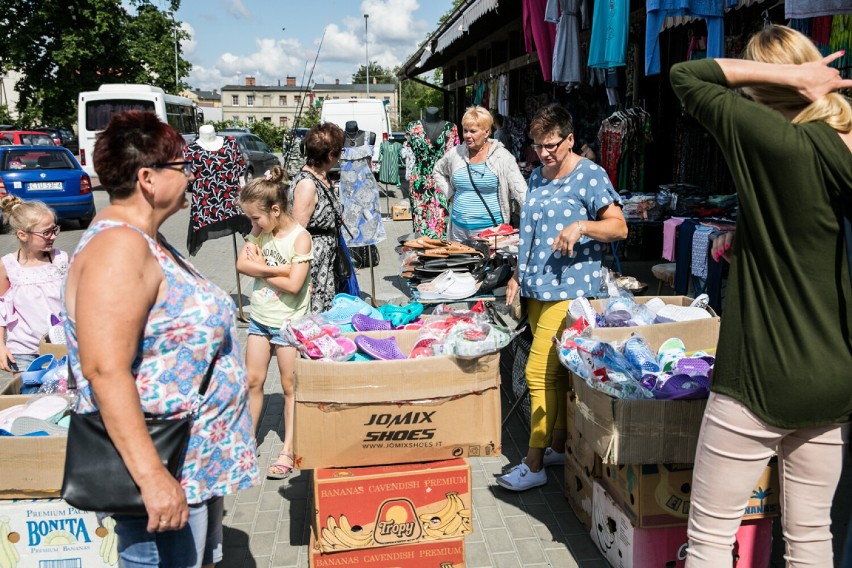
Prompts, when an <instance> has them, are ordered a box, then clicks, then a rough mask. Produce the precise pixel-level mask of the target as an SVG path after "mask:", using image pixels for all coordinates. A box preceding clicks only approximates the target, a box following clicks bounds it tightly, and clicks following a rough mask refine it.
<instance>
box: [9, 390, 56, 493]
mask: <svg viewBox="0 0 852 568" xmlns="http://www.w3.org/2000/svg"><path fill="white" fill-rule="evenodd" d="M28 400H30V397H29V396H26V395H9V396H0V410H3V409H5V408H9V407H10V406H15V405H17V404H24V403H26V402H27V401H28ZM67 441H68V438H66V437H64V436H36V437H11V436H2V437H0V463H2V464H3V465H2V467H0V499H33V498H49V497H59V490H60V489H61V488H62V478H63V476H64V472H65V446H66V443H67Z"/></svg>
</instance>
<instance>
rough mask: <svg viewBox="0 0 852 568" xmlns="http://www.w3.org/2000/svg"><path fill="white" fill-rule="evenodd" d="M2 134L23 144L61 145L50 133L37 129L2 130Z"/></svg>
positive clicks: (13, 142) (0, 132)
mask: <svg viewBox="0 0 852 568" xmlns="http://www.w3.org/2000/svg"><path fill="white" fill-rule="evenodd" d="M0 136H3V137H4V138H8V139H9V140H11V141H12V144H19V145H22V146H60V144H57V143H56V142H54V141H53V138H51V137H50V135H49V134H45V133H44V132H37V131H35V130H0Z"/></svg>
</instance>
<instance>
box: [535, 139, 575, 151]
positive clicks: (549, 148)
mask: <svg viewBox="0 0 852 568" xmlns="http://www.w3.org/2000/svg"><path fill="white" fill-rule="evenodd" d="M566 140H568V137H567V136H566V137H565V138H563V139H562V140H560V141H559V142H554V143H553V144H530V148H532V149H533V150H534V151H536V152H541V151H542V150H547V151H548V152H550V153H551V154H552V153H553V152H555V151H556V149H557V148H559V147H560V146H561V145H562V143H563V142H565V141H566Z"/></svg>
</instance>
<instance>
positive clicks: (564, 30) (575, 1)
mask: <svg viewBox="0 0 852 568" xmlns="http://www.w3.org/2000/svg"><path fill="white" fill-rule="evenodd" d="M581 10H583V12H585V5H582V6H581V0H548V1H547V9H546V11H545V13H544V19H545V21H546V22H551V23H554V24H556V47H554V48H553V82H554V83H559V84H564V85H574V84H579V83H580V82H582V80H583V71H582V68H581V64H580V20H579V18H580V15H581Z"/></svg>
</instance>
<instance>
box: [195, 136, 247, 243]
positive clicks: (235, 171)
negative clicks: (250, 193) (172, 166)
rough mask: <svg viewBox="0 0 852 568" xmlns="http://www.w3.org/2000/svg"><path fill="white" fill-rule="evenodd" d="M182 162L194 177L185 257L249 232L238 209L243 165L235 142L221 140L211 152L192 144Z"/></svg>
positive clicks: (229, 137)
mask: <svg viewBox="0 0 852 568" xmlns="http://www.w3.org/2000/svg"><path fill="white" fill-rule="evenodd" d="M183 159H184V160H186V161H188V162H190V164H191V166H190V167H191V168H192V173H193V174H194V175H195V181H194V182H192V199H191V202H190V210H189V231H188V233H187V236H186V249H187V250H188V251H189V254H190V255H193V256H194V255H195V253H197V252H198V249H200V248H201V245H202V243H204V241H206V240H208V239H218V238H219V237H224V236H227V235H231V234H233V233H235V232H236V233H240V234H242V235H246V234H248V233H249V232H251V221H250V220H249V218H248V217H246V216H245V215H244V214H243V211H242V209H240V207H239V205H238V201H239V197H240V179H241V178H242V176H243V174H244V173H245V171H246V163H245V160H244V159H243V154H242V152H240V149H239V148H238V147H237V142H236V140H234V138H233V137H231V136H227V137H225V140H224V142H223V143H222V147H221V148H219V149H218V150H216V151H213V152H211V151H210V150H207V149H205V148H203V147H202V146H201V145H200V144H198V143H197V142H193V143H192V144H190V145H188V146H186V147H185V148H184V149H183Z"/></svg>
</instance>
